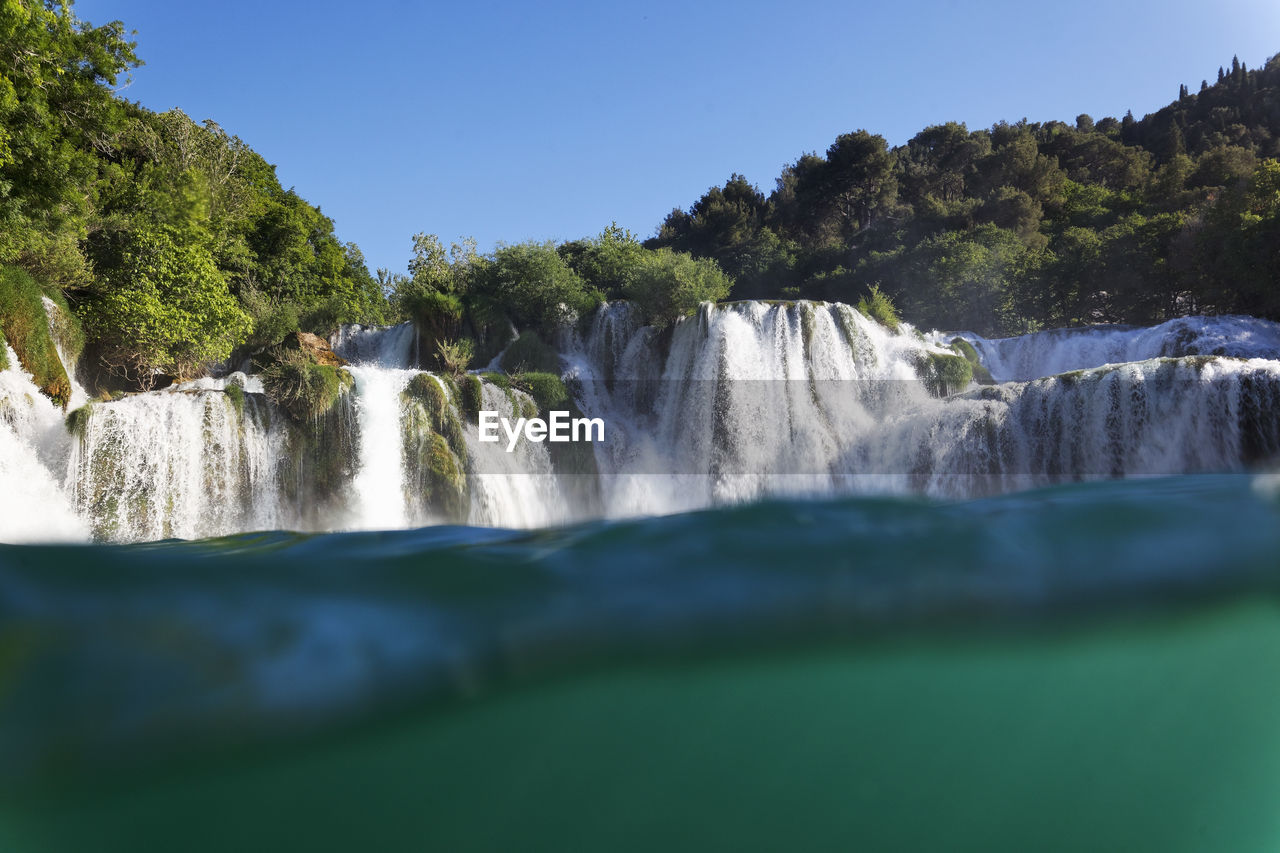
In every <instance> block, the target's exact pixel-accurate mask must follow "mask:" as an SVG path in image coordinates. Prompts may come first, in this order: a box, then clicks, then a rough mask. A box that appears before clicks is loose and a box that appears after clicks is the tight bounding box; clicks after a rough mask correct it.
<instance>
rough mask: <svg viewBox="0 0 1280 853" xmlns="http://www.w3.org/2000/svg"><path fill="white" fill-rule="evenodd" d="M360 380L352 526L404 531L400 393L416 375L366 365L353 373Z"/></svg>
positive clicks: (352, 368)
mask: <svg viewBox="0 0 1280 853" xmlns="http://www.w3.org/2000/svg"><path fill="white" fill-rule="evenodd" d="M349 369H350V371H351V375H352V376H354V377H355V380H356V387H355V393H356V407H357V410H358V412H359V415H358V417H359V429H360V440H359V447H360V456H359V463H358V464H359V468H358V471H357V473H356V476H355V480H354V482H353V483H352V486H353V492H354V506H353V507H352V521H351V523H352V526H354V527H357V528H363V529H367V530H376V529H379V528H389V527H405V526H407V525H408V518H409V516H408V509H407V507H406V501H405V483H404V452H403V447H402V445H403V442H402V439H401V431H400V430H401V427H400V408H401V405H400V392H402V391H403V390H404V388H405V386H406V385H407V384H409V379H410V378H411V377H412V376H413V375H414V373H415V371H412V370H404V369H397V368H385V367H377V366H372V365H362V366H358V367H351V368H349Z"/></svg>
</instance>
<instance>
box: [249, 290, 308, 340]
mask: <svg viewBox="0 0 1280 853" xmlns="http://www.w3.org/2000/svg"><path fill="white" fill-rule="evenodd" d="M240 304H241V306H242V307H243V308H244V310H245V313H246V314H248V315H249V320H250V324H251V327H250V328H251V330H250V332H249V336H248V338H247V339H246V340H245V343H246V344H248V345H249V347H250V348H251V349H258V348H260V347H267V346H271V345H272V344H275V343H278V342H280V341H281V340H283V339H284V337H285V336H286V335H288V334H289V333H290V332H296V331H298V330H299V329H301V328H302V321H301V319H300V317H299V313H298V306H297V305H295V304H294V303H292V302H286V301H280V300H277V299H273V298H271V297H269V296H267V295H266V294H264V293H262V292H261V291H257V290H245V291H243V292H242V293H241V294H240Z"/></svg>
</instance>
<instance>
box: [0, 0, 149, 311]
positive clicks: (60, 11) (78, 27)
mask: <svg viewBox="0 0 1280 853" xmlns="http://www.w3.org/2000/svg"><path fill="white" fill-rule="evenodd" d="M133 48H134V44H133V42H130V41H127V40H126V38H125V29H124V26H123V25H122V24H121V23H120V22H119V21H113V22H111V23H109V24H106V25H104V26H100V27H93V26H91V25H89V24H86V23H84V22H82V21H80V20H79V19H78V18H76V16H75V15H74V14H73V13H72V11H71V4H70V3H37V2H15V0H8V2H4V3H2V4H0V188H3V191H2V192H0V263H14V262H16V263H18V264H20V265H21V266H22V267H24V268H26V269H28V270H30V271H33V272H35V273H37V274H40V275H43V276H46V277H48V278H47V280H48V281H49V282H50V283H51V284H53V285H56V286H59V287H61V286H76V285H80V284H83V283H84V282H85V281H86V280H87V278H88V269H87V266H86V265H85V264H84V260H83V257H82V256H80V254H79V251H78V247H77V241H78V240H79V239H80V238H81V237H83V235H84V233H85V230H86V224H87V222H88V220H89V219H90V217H91V214H92V209H91V203H92V197H93V196H92V193H91V192H86V190H87V189H88V188H89V187H90V186H91V185H92V183H93V181H94V180H95V179H96V177H97V172H98V168H99V159H98V156H97V155H98V152H99V151H101V150H104V149H106V148H107V147H108V145H109V140H110V139H111V137H112V135H113V133H114V132H115V130H116V128H117V127H118V126H119V122H120V119H121V114H122V105H121V102H120V101H118V100H117V99H116V98H115V97H114V95H113V94H112V90H111V87H112V86H114V85H115V83H116V81H117V78H118V77H119V75H120V74H122V73H124V72H125V71H127V70H128V69H129V68H132V67H133V66H135V65H137V64H138V61H137V58H136V57H135V55H134V53H133Z"/></svg>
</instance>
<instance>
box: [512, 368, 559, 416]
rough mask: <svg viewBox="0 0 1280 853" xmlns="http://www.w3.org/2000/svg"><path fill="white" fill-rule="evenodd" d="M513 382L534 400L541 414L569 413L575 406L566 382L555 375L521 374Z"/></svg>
mask: <svg viewBox="0 0 1280 853" xmlns="http://www.w3.org/2000/svg"><path fill="white" fill-rule="evenodd" d="M512 382H513V384H514V385H515V386H516V387H517V388H519V389H521V390H522V391H525V392H526V393H528V395H529V396H530V397H532V398H533V401H534V402H535V403H536V404H537V406H538V411H539V412H549V411H552V410H553V409H556V410H566V411H567V410H568V409H569V407H570V406H572V405H573V399H572V398H571V397H570V396H569V390H568V389H567V388H566V387H565V384H564V381H563V380H562V379H561V378H560V377H559V376H558V375H556V374H554V373H537V372H535V373H521V374H519V375H517V376H515V377H513V379H512Z"/></svg>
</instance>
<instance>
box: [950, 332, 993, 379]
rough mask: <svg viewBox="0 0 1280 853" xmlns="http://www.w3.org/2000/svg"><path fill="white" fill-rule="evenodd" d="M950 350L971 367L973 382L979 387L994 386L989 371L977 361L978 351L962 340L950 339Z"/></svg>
mask: <svg viewBox="0 0 1280 853" xmlns="http://www.w3.org/2000/svg"><path fill="white" fill-rule="evenodd" d="M951 348H952V349H953V350H955V351H956V353H957V354H958V355H960V356H961V357H962V358H964V360H965V361H967V362H969V364H970V365H972V367H973V380H974V381H975V382H977V383H978V384H979V385H994V384H995V379H993V378H992V376H991V371H990V370H988V369H987V367H986V365H984V364H983V363H982V362H981V361H980V360H979V359H978V351H977V350H975V349H974V348H973V344H971V343H969V342H968V341H966V340H965V339H964V338H952V339H951Z"/></svg>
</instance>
